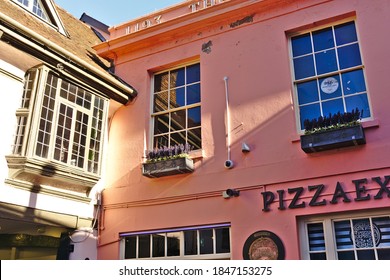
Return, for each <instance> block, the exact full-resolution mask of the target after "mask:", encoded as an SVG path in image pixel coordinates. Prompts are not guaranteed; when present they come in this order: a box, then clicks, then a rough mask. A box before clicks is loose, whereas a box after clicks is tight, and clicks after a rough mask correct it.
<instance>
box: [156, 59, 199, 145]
mask: <svg viewBox="0 0 390 280" xmlns="http://www.w3.org/2000/svg"><path fill="white" fill-rule="evenodd" d="M195 64H199V66H200V67H201V65H200V61H199V60H195V61H190V62H187V63H183V64H178V65H175V66H174V67H171V68H166V69H164V70H161V71H158V72H154V73H152V78H151V85H152V86H151V102H150V103H151V108H150V111H151V122H150V124H151V125H150V135H151V137H150V140H149V147H150V150H152V149H154V148H156V147H155V146H154V138H155V134H154V128H155V127H154V120H155V117H156V116H158V115H162V114H170V113H172V112H175V111H180V110H183V109H185V110H188V109H191V108H195V107H200V109H201V108H202V105H201V103H202V102H201V101H200V102H198V103H194V104H190V105H185V106H181V107H179V108H174V109H171V108H168V110H165V111H163V112H154V105H155V104H154V96H155V94H156V93H155V88H154V82H155V76H156V75H159V74H162V73H166V72H171V71H174V70H177V69H180V68H183V67H184V68H186V67H189V66H192V65H195ZM194 84H196V83H194ZM201 84H202V78H201V77H200V80H199V85H200V87H201ZM188 85H191V84H187V81H185V83H184V87H186V86H188ZM168 92H170V88H169V89H168ZM200 95H202V93H200ZM168 104H169V95H168ZM201 117H202V116H201ZM187 120H188V116H187V115H186V123H187ZM169 121H170V122H171V117H169ZM201 122H202V121H201ZM169 125H170V123H169ZM201 128H202V125H200V126H198V127H191V128H190V129H189V128H188V127H187V126H186V128H185V129H182V130H181V131H182V132H185V133H186V135H187V133H188V131H189V130H192V129H201ZM175 132H178V131H175ZM171 134H172V133H171V132H169V133H168V135H169V138H170V137H171V136H170V135H171ZM186 139H187V140H188V136H186ZM169 143H170V144H168V146H174V145H175V144H172V143H171V141H170V140H169ZM187 143H188V141H187ZM188 144H189V145H191V143H188ZM191 146H193V145H191ZM200 146H202V137H201V139H200ZM201 149H202V148H200V149H196V148H195V150H201Z"/></svg>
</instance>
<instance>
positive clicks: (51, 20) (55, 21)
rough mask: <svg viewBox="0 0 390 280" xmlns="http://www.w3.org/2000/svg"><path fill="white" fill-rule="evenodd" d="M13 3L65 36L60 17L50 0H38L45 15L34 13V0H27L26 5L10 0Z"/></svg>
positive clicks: (16, 0)
mask: <svg viewBox="0 0 390 280" xmlns="http://www.w3.org/2000/svg"><path fill="white" fill-rule="evenodd" d="M11 1H12V2H13V3H15V4H16V5H18V6H19V7H21V8H22V9H24V10H27V11H28V12H29V13H31V14H32V15H34V16H35V17H37V18H38V19H40V20H42V21H44V22H45V23H47V24H48V25H49V26H51V27H52V28H54V29H56V30H57V31H58V32H60V33H61V34H62V35H64V36H67V33H66V30H65V27H64V25H63V23H62V20H61V18H60V17H59V15H58V12H57V10H56V7H55V5H53V3H52V1H48V0H38V2H39V3H40V4H41V9H42V13H43V14H44V15H45V17H42V16H40V15H39V14H37V13H34V9H33V8H34V3H33V1H34V0H28V5H25V4H24V3H21V2H20V1H18V0H11Z"/></svg>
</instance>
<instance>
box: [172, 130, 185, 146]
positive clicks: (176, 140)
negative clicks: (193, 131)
mask: <svg viewBox="0 0 390 280" xmlns="http://www.w3.org/2000/svg"><path fill="white" fill-rule="evenodd" d="M185 143H187V141H186V132H185V131H183V132H178V133H172V134H171V143H170V144H169V145H170V146H174V145H179V144H183V145H184V144H185Z"/></svg>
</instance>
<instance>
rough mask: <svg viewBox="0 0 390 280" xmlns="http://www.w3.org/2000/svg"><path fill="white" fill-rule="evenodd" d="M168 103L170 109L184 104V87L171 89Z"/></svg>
mask: <svg viewBox="0 0 390 280" xmlns="http://www.w3.org/2000/svg"><path fill="white" fill-rule="evenodd" d="M169 105H170V109H173V108H179V107H182V106H185V105H186V100H185V88H184V87H181V88H177V89H174V90H171V94H170V104H169Z"/></svg>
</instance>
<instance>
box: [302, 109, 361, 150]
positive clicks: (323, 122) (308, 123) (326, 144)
mask: <svg viewBox="0 0 390 280" xmlns="http://www.w3.org/2000/svg"><path fill="white" fill-rule="evenodd" d="M361 116H362V112H360V110H359V109H358V108H356V109H355V110H352V112H348V113H343V114H342V113H340V112H339V113H337V114H333V115H332V114H329V116H328V117H319V118H315V119H312V120H305V122H304V127H305V133H304V135H301V148H302V150H303V151H305V152H306V153H313V152H321V151H326V150H331V149H338V148H343V147H350V146H357V145H363V144H366V138H365V135H364V130H363V127H362V125H361V123H360V119H361Z"/></svg>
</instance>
